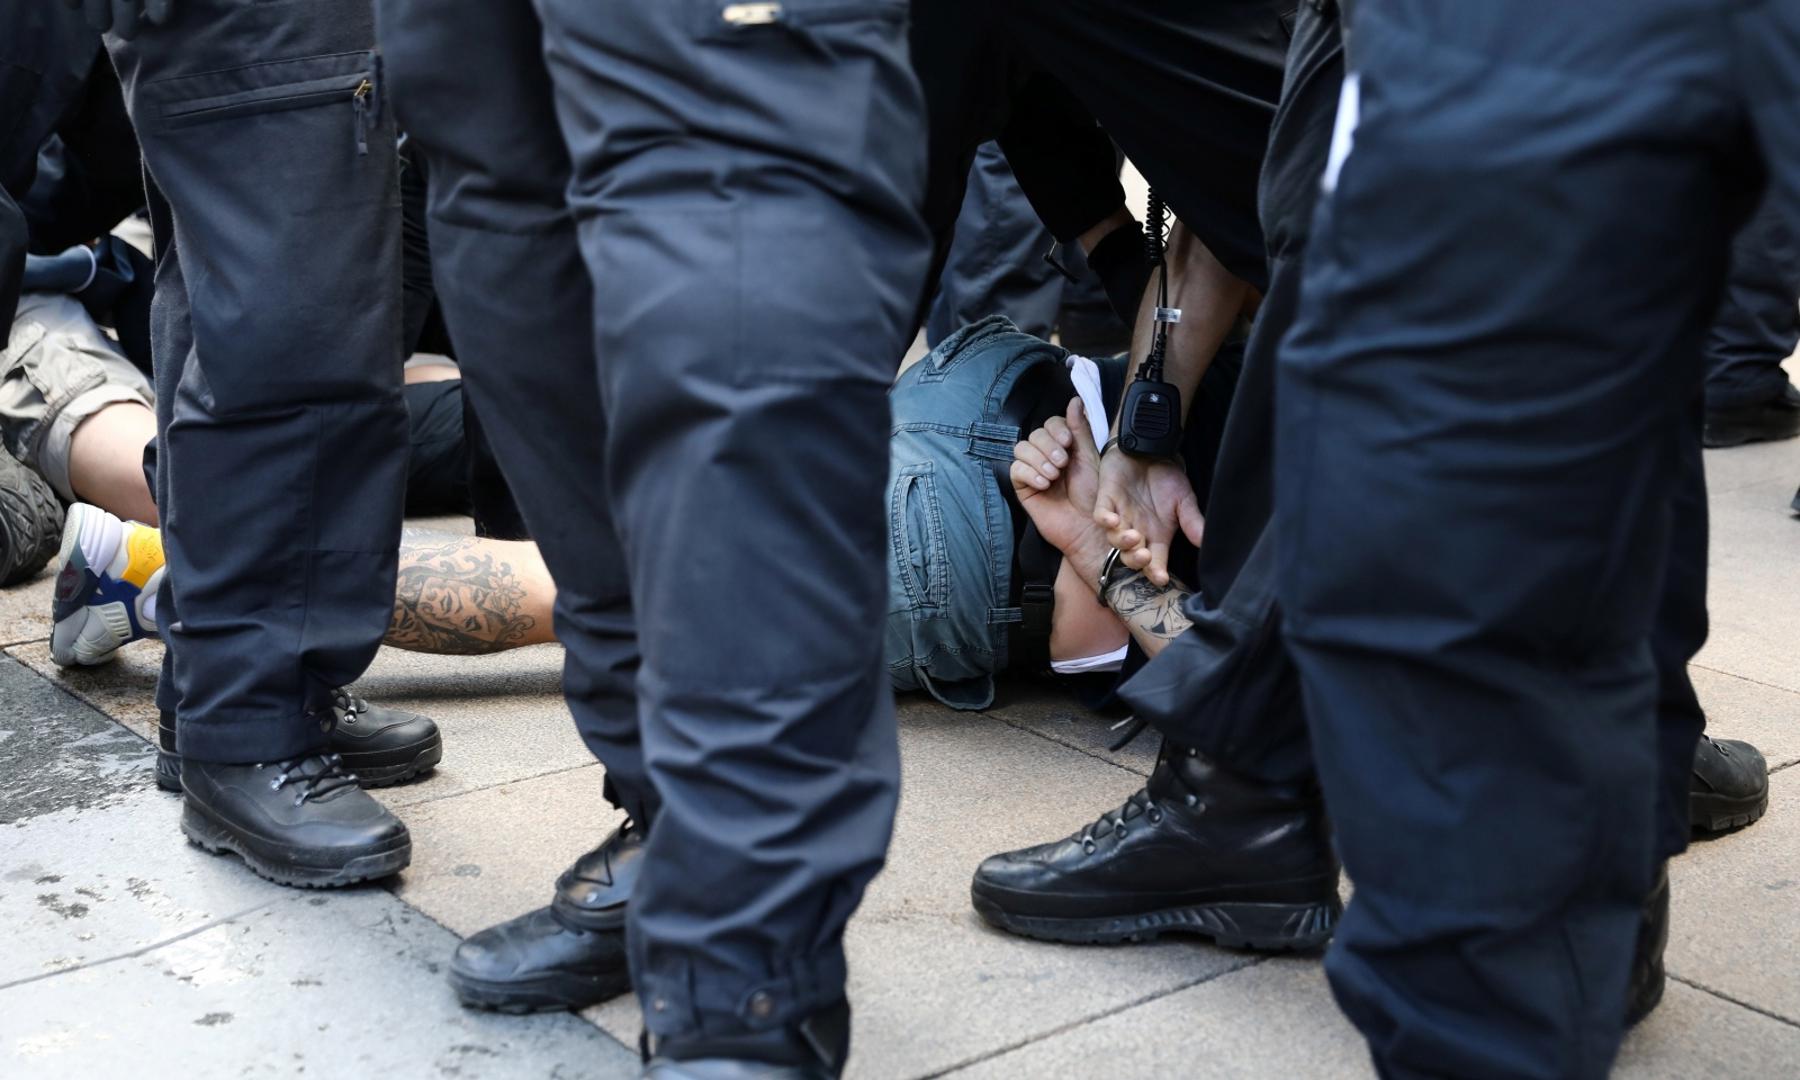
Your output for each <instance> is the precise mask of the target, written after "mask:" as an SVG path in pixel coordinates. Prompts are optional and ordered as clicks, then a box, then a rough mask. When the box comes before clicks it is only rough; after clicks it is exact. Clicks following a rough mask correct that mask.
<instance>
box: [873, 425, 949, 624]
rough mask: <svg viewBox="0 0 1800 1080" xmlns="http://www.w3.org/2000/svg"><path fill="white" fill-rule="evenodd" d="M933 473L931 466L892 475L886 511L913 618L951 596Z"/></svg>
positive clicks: (898, 572) (898, 571)
mask: <svg viewBox="0 0 1800 1080" xmlns="http://www.w3.org/2000/svg"><path fill="white" fill-rule="evenodd" d="M935 472H936V468H935V466H933V465H932V463H931V462H929V461H924V462H920V463H919V464H917V465H906V466H902V467H901V468H900V469H898V470H897V471H896V472H895V474H894V487H893V492H892V494H891V495H890V503H889V506H888V523H889V527H890V528H891V529H892V531H893V535H892V538H891V541H890V542H891V543H892V544H893V557H894V567H895V571H896V573H895V576H896V577H897V578H899V580H900V584H901V586H902V587H903V588H904V589H905V591H906V600H907V604H908V605H909V606H910V607H911V608H912V610H913V611H914V613H916V614H928V613H932V612H935V611H937V610H938V609H940V608H942V607H943V605H944V602H945V600H946V599H947V598H948V597H949V593H950V561H949V554H948V552H947V551H946V550H945V547H944V518H943V513H942V511H941V510H940V508H939V506H938V496H937V480H936V477H935V475H934V474H935Z"/></svg>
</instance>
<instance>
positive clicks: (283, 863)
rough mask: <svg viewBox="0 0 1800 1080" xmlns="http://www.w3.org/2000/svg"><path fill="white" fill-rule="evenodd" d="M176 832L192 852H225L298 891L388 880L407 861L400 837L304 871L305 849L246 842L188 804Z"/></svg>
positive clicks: (405, 839) (408, 841) (407, 844)
mask: <svg viewBox="0 0 1800 1080" xmlns="http://www.w3.org/2000/svg"><path fill="white" fill-rule="evenodd" d="M181 831H182V833H183V834H185V835H186V836H187V838H188V843H190V844H193V845H194V846H195V847H198V848H201V849H203V850H205V851H209V852H211V853H212V854H214V855H223V854H225V853H226V852H230V853H231V854H233V855H236V856H237V857H238V858H240V859H242V860H244V865H245V866H248V867H249V868H250V869H251V870H252V871H254V872H255V873H256V874H257V876H258V877H264V878H267V879H269V880H270V881H273V882H275V883H276V884H278V885H293V886H297V887H299V888H302V889H336V888H341V887H343V886H345V885H355V884H356V883H357V882H359V881H374V880H376V879H378V878H385V877H391V876H393V875H394V874H397V873H399V872H400V871H402V870H404V869H406V867H407V864H408V863H410V862H412V838H411V837H410V836H401V837H400V838H398V839H397V840H395V841H393V842H391V843H389V844H388V845H387V846H385V847H383V848H379V849H375V850H370V851H366V852H365V853H364V854H361V855H357V856H356V857H354V858H352V859H349V860H348V861H346V862H344V863H342V864H340V865H338V866H309V865H307V864H305V863H304V862H300V861H298V859H297V858H296V856H298V855H301V854H304V853H306V852H308V851H309V850H310V849H307V848H293V847H287V848H284V847H282V846H280V845H274V844H269V843H267V842H266V841H265V842H261V843H259V842H257V841H254V840H251V839H248V838H246V837H244V836H243V835H242V834H240V833H238V832H237V831H235V830H233V829H232V828H230V827H229V826H227V825H226V824H225V823H223V822H221V821H219V820H218V819H217V818H215V817H213V815H212V814H211V812H209V811H207V810H206V809H204V808H203V807H201V806H200V805H198V804H197V803H195V802H194V801H193V800H192V799H189V800H187V802H186V804H185V805H184V806H183V807H182V810H181Z"/></svg>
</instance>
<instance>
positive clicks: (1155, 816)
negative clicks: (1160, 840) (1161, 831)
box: [1144, 807, 1162, 825]
mask: <svg viewBox="0 0 1800 1080" xmlns="http://www.w3.org/2000/svg"><path fill="white" fill-rule="evenodd" d="M1144 816H1145V817H1147V818H1149V819H1150V824H1152V825H1161V824H1162V811H1161V810H1158V809H1156V808H1155V807H1151V808H1150V812H1149V813H1148V814H1146V815H1144Z"/></svg>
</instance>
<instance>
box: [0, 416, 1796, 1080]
mask: <svg viewBox="0 0 1800 1080" xmlns="http://www.w3.org/2000/svg"><path fill="white" fill-rule="evenodd" d="M1707 464H1708V471H1709V478H1710V480H1711V482H1712V514H1713V517H1712V522H1713V555H1712V566H1713V583H1712V595H1713V636H1712V640H1711V641H1710V642H1709V643H1708V645H1707V647H1706V650H1705V651H1704V652H1703V653H1702V654H1701V655H1700V657H1699V658H1698V659H1697V660H1696V661H1695V665H1694V677H1695V679H1696V681H1697V682H1698V684H1699V688H1700V693H1701V697H1702V699H1703V700H1704V701H1705V702H1706V704H1707V707H1708V709H1709V711H1710V712H1711V716H1712V723H1713V728H1714V730H1715V732H1717V733H1719V734H1722V735H1727V736H1738V737H1743V738H1749V739H1752V740H1754V741H1755V742H1756V743H1757V744H1758V745H1759V746H1761V747H1762V748H1763V749H1764V750H1765V751H1766V752H1767V754H1768V757H1769V759H1770V761H1771V763H1772V764H1773V766H1774V767H1775V769H1776V770H1777V771H1776V774H1775V777H1774V781H1773V784H1774V800H1773V806H1772V808H1771V810H1770V812H1769V814H1768V816H1767V817H1766V818H1765V819H1764V820H1763V821H1762V822H1761V823H1759V824H1757V825H1756V826H1755V827H1753V828H1751V829H1748V830H1745V831H1743V832H1741V833H1738V834H1736V835H1732V836H1729V837H1725V838H1723V839H1718V840H1714V841H1710V842H1705V843H1700V844H1696V845H1695V848H1694V850H1693V851H1692V852H1691V853H1690V854H1688V855H1687V856H1686V857H1684V858H1683V859H1681V860H1680V861H1679V862H1678V863H1677V865H1676V866H1675V869H1674V882H1675V884H1674V889H1675V892H1674V905H1675V906H1674V922H1675V925H1674V931H1673V936H1672V939H1671V941H1670V944H1669V953H1668V957H1669V969H1670V973H1671V976H1672V982H1671V983H1670V987H1669V993H1668V997H1667V999H1666V1000H1665V1002H1664V1004H1663V1006H1662V1008H1661V1009H1659V1010H1658V1011H1657V1012H1656V1014H1655V1015H1654V1016H1653V1017H1652V1018H1651V1019H1650V1020H1649V1021H1648V1022H1647V1023H1646V1024H1645V1025H1644V1026H1643V1028H1642V1029H1641V1030H1640V1031H1639V1032H1637V1033H1636V1034H1634V1035H1633V1036H1632V1037H1631V1039H1630V1041H1629V1042H1628V1043H1627V1044H1626V1047H1625V1052H1624V1056H1623V1058H1622V1060H1621V1062H1620V1065H1619V1069H1618V1074H1619V1075H1621V1076H1627V1077H1669V1078H1690V1077H1711V1078H1731V1077H1773V1076H1795V1075H1800V773H1797V772H1795V771H1794V770H1793V769H1791V766H1793V765H1794V764H1795V762H1797V761H1800V604H1797V603H1796V600H1797V599H1800V519H1796V517H1795V516H1794V515H1793V514H1791V513H1790V512H1789V511H1788V509H1787V506H1788V501H1789V500H1790V499H1791V498H1792V497H1793V495H1794V488H1795V485H1796V484H1797V483H1800V442H1796V443H1788V444H1781V445H1775V446H1762V447H1751V448H1746V449H1740V450H1732V451H1725V452H1719V453H1713V454H1710V455H1709V457H1708V462H1707ZM49 593H50V579H49V576H48V575H47V574H46V575H44V576H42V577H40V578H39V579H38V580H36V581H35V582H32V583H30V584H28V585H25V586H23V587H20V588H17V589H13V590H10V591H6V592H0V647H3V648H4V650H5V653H6V656H5V657H4V658H0V703H3V707H0V927H4V928H5V930H4V933H5V942H4V944H0V1077H6V1078H26V1077H87V1076H111V1075H139V1076H152V1077H154V1076H163V1075H177V1074H179V1075H181V1076H183V1077H188V1078H193V1080H201V1078H207V1077H239V1076H265V1075H267V1076H298V1075H303V1074H306V1075H321V1074H323V1075H337V1076H351V1077H366V1076H377V1075H385V1076H391V1077H415V1076H419V1077H423V1076H448V1077H547V1076H549V1077H622V1076H629V1075H632V1074H633V1069H634V1061H635V1053H634V1051H633V1049H632V1047H634V1046H635V1040H636V1032H637V1018H636V1013H635V1006H634V1005H633V1004H632V1003H631V1002H629V1001H620V1002H614V1003H612V1004H610V1005H607V1006H604V1007H601V1008H599V1009H595V1010H591V1011H590V1012H589V1013H588V1014H587V1015H585V1016H581V1017H574V1016H537V1017H532V1018H527V1019H519V1018H512V1017H496V1016H490V1015H484V1014H479V1013H470V1012H465V1011H463V1010H462V1009H460V1008H458V1007H457V1005H456V1003H455V1001H454V1000H453V999H452V997H451V994H450V991H449V990H448V988H447V987H446V986H445V984H444V980H443V965H444V962H445V961H446V959H447V958H448V956H449V953H450V951H451V948H452V947H453V945H454V944H455V942H456V939H457V935H460V934H467V933H469V932H472V931H474V930H476V929H478V928H480V927H482V926H484V925H486V924H488V923H489V922H492V921H494V920H496V919H499V918H502V917H505V916H509V915H512V914H514V913H516V912H518V911H521V910H523V909H525V908H528V907H531V906H535V905H537V904H539V903H542V902H543V901H544V900H546V899H547V896H548V885H549V882H550V881H551V879H552V877H553V876H554V875H555V873H556V872H557V871H558V870H560V869H561V868H562V867H563V866H564V865H565V864H566V863H567V862H568V861H569V860H570V859H572V858H573V857H574V856H575V855H577V854H578V853H580V852H581V851H582V850H583V849H585V848H586V847H588V846H589V845H591V844H592V843H593V842H594V841H595V840H596V839H597V838H598V837H599V836H600V835H601V834H602V833H603V832H604V831H605V830H606V829H607V828H609V827H610V826H611V824H612V823H613V819H614V816H613V814H612V813H611V812H609V810H608V808H607V807H606V805H605V804H604V803H603V802H602V800H601V798H600V769H599V767H598V766H597V765H595V764H594V763H593V762H592V760H591V759H590V758H589V757H588V755H587V753H586V751H585V750H584V749H583V747H582V745H581V743H580V741H579V740H578V739H577V738H576V737H575V735H574V732H573V730H572V729H571V726H570V724H569V720H568V714H567V712H566V710H565V709H564V707H563V705H562V702H561V700H560V697H559V694H558V686H557V682H558V668H559V664H560V654H559V652H558V650H557V649H556V648H554V647H542V648H535V649H529V650H522V651H519V652H515V653H511V654H508V655H505V656H502V657H492V658H477V659H460V658H438V657H421V656H414V655H410V654H405V653H398V652H392V651H384V652H383V654H382V655H381V657H380V658H379V659H378V660H377V662H376V664H375V666H374V669H373V670H372V671H371V672H370V673H369V674H368V676H367V677H366V678H365V679H364V680H363V682H362V683H361V684H359V685H360V688H361V690H362V691H363V692H364V693H365V694H367V695H368V696H370V697H372V698H376V699H379V700H382V701H385V702H388V703H391V704H396V705H403V706H406V707H410V708H415V709H419V710H422V711H426V712H429V713H430V714H432V715H433V716H435V717H436V718H437V719H438V720H439V722H440V723H441V724H442V725H443V728H444V733H445V740H446V744H447V748H446V753H445V758H444V763H443V766H442V767H441V768H439V769H438V771H437V772H436V773H435V774H434V775H433V776H431V777H430V778H429V779H427V780H425V781H423V782H420V783H416V784H412V785H409V786H406V787H402V788H399V789H396V790H392V791H390V792H386V793H383V795H382V798H383V799H385V800H386V801H388V802H389V803H390V804H392V805H393V806H394V807H395V809H397V810H398V811H399V812H400V813H401V814H402V815H403V816H404V817H405V819H406V820H407V822H408V823H409V824H410V826H411V828H412V830H413V835H414V838H415V856H414V858H415V861H414V863H413V865H412V867H411V869H409V870H408V871H407V872H406V873H405V874H404V875H402V876H401V877H400V878H399V879H398V881H397V882H394V883H392V884H391V886H390V887H388V888H372V887H371V888H360V889H354V890H349V891H344V892H337V893H331V894H317V893H308V892H299V891H291V890H285V889H281V888H278V887H276V886H273V885H270V884H267V883H265V882H263V881H261V880H260V879H258V878H255V877H253V876H252V875H250V874H249V873H248V872H247V871H245V870H244V868H243V867H242V866H241V865H240V864H238V863H237V862H236V861H235V860H230V859H221V858H215V857H212V856H209V855H206V854H204V853H202V852H201V851H199V850H198V849H195V848H192V847H189V846H188V845H187V844H185V843H183V842H182V840H181V838H180V835H179V833H178V832H177V829H176V817H177V814H178V812H179V807H178V801H177V800H176V799H175V798H173V797H170V796H165V795H163V794H160V793H158V792H157V791H156V790H155V789H154V788H153V786H152V784H151V781H150V763H151V760H152V754H151V750H150V747H149V746H148V745H147V743H146V742H145V741H144V737H145V736H147V735H149V734H150V733H151V730H152V728H153V726H154V710H153V708H152V706H151V704H150V692H151V687H152V684H153V682H154V679H155V675H156V670H157V665H158V662H159V660H160V657H161V653H160V647H159V646H157V645H156V644H154V643H144V644H140V645H135V646H132V647H130V648H128V649H126V650H125V651H124V654H123V655H121V656H120V658H119V659H118V660H117V661H116V662H114V663H112V664H110V665H108V666H106V667H104V668H101V669H97V670H91V671H78V672H68V673H65V672H60V671H58V670H56V669H55V668H54V667H53V666H52V665H51V664H50V661H49V653H48V649H47V646H46V644H45V642H46V638H47V637H48V634H49V622H48V611H49ZM1105 738H1106V734H1105V732H1104V730H1103V725H1102V722H1101V721H1099V720H1097V719H1095V718H1093V717H1091V716H1087V715H1084V714H1082V713H1081V712H1080V710H1078V709H1076V708H1074V707H1072V706H1070V705H1068V704H1066V703H1063V702H1061V701H1058V700H1056V699H1054V698H1050V697H1041V698H1037V699H1033V700H1020V701H1014V702H1013V703H1011V704H1009V705H1007V706H1006V707H1005V708H1002V709H999V710H997V711H995V712H994V713H991V714H989V715H986V716H966V715H953V714H951V713H949V712H947V711H945V710H942V709H939V708H934V707H931V706H928V705H925V704H922V703H920V702H917V701H912V702H907V703H905V704H904V706H903V712H902V723H901V739H902V744H903V750H904V757H905V762H906V788H905V797H904V799H903V801H902V804H901V812H900V823H899V829H898V834H897V835H896V837H895V840H894V849H893V854H892V857H891V859H890V862H889V867H888V869H887V871H886V873H884V874H883V875H882V876H881V877H880V878H879V879H878V880H877V881H876V883H875V885H874V887H873V889H872V890H871V891H870V894H869V897H868V901H867V902H866V903H865V904H864V905H863V908H862V910H861V912H860V913H859V914H858V916H857V918H856V920H855V922H854V923H853V924H852V926H851V930H850V936H849V950H850V956H851V964H852V980H853V985H852V995H853V998H854V1000H855V1002H856V1006H857V1033H856V1057H855V1061H854V1063H853V1066H852V1073H853V1075H855V1076H858V1077H865V1078H876V1077H882V1078H886V1077H935V1076H945V1075H952V1074H954V1075H956V1076H958V1077H970V1078H974V1077H981V1078H990V1077H994V1078H998V1077H1031V1078H1039V1077H1092V1076H1122V1077H1123V1076H1149V1075H1158V1076H1209V1077H1211V1076H1220V1077H1283V1078H1306V1077H1334V1078H1335V1077H1357V1076H1366V1075H1368V1074H1369V1070H1368V1067H1367V1065H1366V1063H1365V1061H1364V1057H1363V1053H1362V1049H1361V1045H1360V1043H1359V1041H1358V1039H1357V1038H1356V1036H1355V1034H1354V1032H1353V1031H1352V1030H1351V1029H1350V1028H1349V1026H1348V1025H1347V1024H1346V1023H1345V1022H1344V1021H1343V1020H1342V1019H1341V1018H1340V1017H1339V1015H1338V1013H1337V1012H1336V1010H1335V1009H1334V1008H1333V1007H1332V1004H1331V1000H1330V996H1329V992H1328V991H1327V989H1326V986H1325V982H1324V979H1323V977H1322V975H1321V973H1320V968H1319V964H1318V962H1317V958H1316V957H1315V958H1306V957H1301V958H1283V959H1267V958H1263V957H1258V956H1254V955H1250V954H1246V953H1239V952H1231V951H1227V950H1223V949H1218V948H1213V947H1211V946H1209V945H1204V944H1199V943H1194V942H1171V943H1164V944H1158V945H1154V946H1146V947H1128V948H1062V947H1056V946H1050V945H1042V944H1036V943H1031V942H1025V941H1020V940H1016V939H1013V938H1009V937H1007V936H1005V935H1002V934H999V933H996V932H993V931H990V930H987V929H985V928H984V927H982V926H981V925H980V924H979V923H978V921H977V920H976V919H975V917H974V916H973V914H972V913H971V912H970V910H969V907H968V903H967V889H968V875H969V872H970V871H971V870H972V869H973V868H974V866H975V864H976V863H977V862H978V861H979V860H980V859H981V858H982V857H983V856H984V855H986V854H988V853H990V852H994V851H998V850H1001V849H1003V848H1007V847H1011V846H1015V845H1019V844H1023V843H1026V842H1032V841H1038V840H1042V839H1046V838H1049V837H1052V836H1055V835H1060V834H1062V833H1064V832H1066V831H1069V830H1072V829H1074V828H1076V827H1078V826H1079V825H1080V824H1082V823H1083V822H1085V821H1087V820H1088V819H1090V818H1091V817H1092V816H1093V815H1094V814H1095V813H1097V812H1098V811H1099V810H1101V809H1102V808H1104V807H1105V806H1106V805H1107V804H1108V803H1112V802H1116V801H1118V800H1120V799H1123V797H1124V796H1125V795H1126V794H1127V793H1129V792H1130V791H1131V790H1132V789H1133V788H1135V787H1136V786H1137V785H1138V784H1139V783H1140V782H1141V781H1142V779H1143V776H1144V775H1145V773H1146V772H1147V771H1148V769H1149V766H1150V762H1151V746H1150V740H1149V739H1144V740H1140V741H1139V743H1138V744H1136V745H1134V746H1133V747H1130V748H1128V749H1127V750H1126V751H1124V752H1122V753H1118V754H1113V753H1108V752H1106V751H1105V750H1104V749H1103V744H1104V741H1105Z"/></svg>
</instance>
